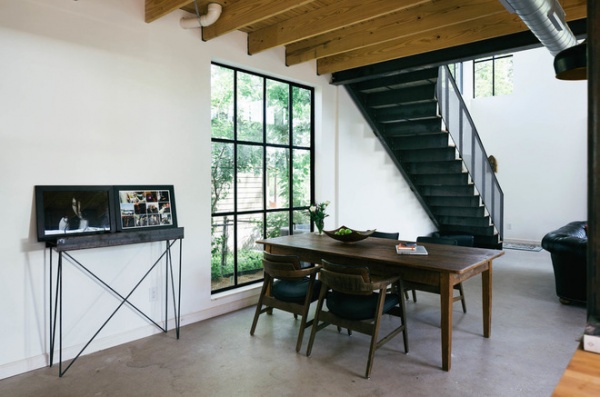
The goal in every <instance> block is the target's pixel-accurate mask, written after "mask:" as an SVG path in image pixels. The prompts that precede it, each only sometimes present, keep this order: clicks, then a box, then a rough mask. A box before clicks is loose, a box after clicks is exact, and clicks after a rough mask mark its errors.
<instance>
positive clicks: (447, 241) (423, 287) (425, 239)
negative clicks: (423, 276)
mask: <svg viewBox="0 0 600 397" xmlns="http://www.w3.org/2000/svg"><path fill="white" fill-rule="evenodd" d="M417 243H431V244H444V245H458V241H457V240H456V239H453V238H450V237H430V236H419V237H417ZM406 288H407V289H411V290H412V292H413V302H415V303H416V302H417V294H416V292H415V291H416V290H419V291H426V292H432V293H434V294H439V293H440V287H439V286H433V285H427V284H419V283H412V282H408V281H407V282H406ZM454 289H455V290H458V292H459V294H458V295H457V296H454V297H453V301H454V302H458V301H460V302H461V303H462V309H463V312H464V313H466V312H467V302H466V300H465V292H464V290H463V285H462V283H458V284H456V285H455V286H454Z"/></svg>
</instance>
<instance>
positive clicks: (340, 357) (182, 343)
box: [0, 250, 586, 397]
mask: <svg viewBox="0 0 600 397" xmlns="http://www.w3.org/2000/svg"><path fill="white" fill-rule="evenodd" d="M505 252H506V254H505V255H504V256H503V257H501V258H499V259H498V260H496V261H495V262H494V278H493V283H494V284H493V288H494V289H493V317H492V337H491V338H490V339H485V338H483V337H482V323H481V317H482V316H481V289H480V288H481V282H480V278H479V277H477V278H474V279H471V280H468V281H467V282H465V283H464V286H465V293H466V296H467V308H468V313H467V314H463V313H462V310H461V308H460V304H459V303H457V304H455V310H454V328H453V329H454V331H453V349H452V352H453V353H452V370H451V371H450V372H445V371H442V370H441V369H440V367H441V350H440V349H441V347H440V329H439V326H438V324H439V309H438V308H439V296H437V295H433V294H428V293H424V292H421V293H419V294H418V296H417V297H418V302H417V303H414V302H412V301H409V302H407V310H408V327H409V343H410V352H409V354H404V353H403V351H404V350H403V345H402V338H401V337H397V338H394V339H393V340H392V341H391V342H389V343H388V344H386V345H385V346H383V347H382V348H381V349H379V350H378V351H377V352H376V353H375V362H374V366H373V372H372V376H371V379H368V380H367V379H364V378H363V375H364V371H365V367H366V359H367V353H368V338H367V337H366V336H364V335H360V334H357V333H354V334H353V335H352V336H348V335H347V334H345V333H342V334H338V333H337V331H336V330H335V327H329V328H327V329H326V330H323V331H321V332H320V333H318V334H317V338H316V340H315V345H314V347H313V352H312V355H311V357H306V355H305V349H306V344H307V343H308V335H305V338H304V345H303V351H302V353H301V354H299V353H296V352H295V340H296V336H297V326H298V323H299V320H298V321H295V320H294V319H293V317H292V316H291V315H289V314H287V313H282V312H277V311H276V312H275V313H274V315H273V316H261V319H260V320H259V323H258V327H257V330H256V334H255V336H253V337H251V336H250V335H249V330H250V325H251V321H252V316H253V313H254V308H247V309H243V310H240V311H237V312H235V313H231V314H227V315H224V316H221V317H218V318H214V319H210V320H207V321H203V322H200V323H195V324H192V325H189V326H186V327H183V328H182V329H181V339H180V340H177V339H176V338H175V336H174V332H169V333H168V334H159V335H155V336H151V337H148V338H145V339H141V340H138V341H135V342H132V343H127V344H124V345H121V346H118V347H114V348H111V349H107V350H105V351H101V352H98V353H93V354H90V355H87V356H83V357H81V358H79V360H78V361H77V362H76V363H75V364H74V365H73V367H71V368H70V369H69V371H68V372H67V373H66V374H65V376H63V377H62V378H59V377H58V369H57V368H56V367H53V368H43V369H39V370H35V371H31V372H28V373H25V374H22V375H18V376H15V377H12V378H8V379H4V380H2V381H0V396H4V397H8V396H20V397H21V396H158V395H161V396H227V397H231V396H298V395H309V396H392V395H394V396H411V397H418V396H428V397H429V396H439V397H442V396H462V397H468V396H477V397H480V396H485V397H493V396H499V397H506V396H527V397H535V396H550V395H551V393H552V391H553V390H554V387H555V386H556V384H557V383H558V381H559V379H560V377H561V375H562V373H563V371H564V369H565V367H566V366H567V364H568V362H569V360H570V358H571V356H572V354H573V353H574V351H575V349H576V347H577V343H578V338H579V337H580V335H581V333H582V331H583V328H584V324H585V319H586V310H585V308H583V307H577V306H564V305H561V304H560V303H559V302H558V299H557V297H556V295H555V292H554V276H553V273H552V267H551V262H550V256H549V254H548V253H547V252H545V251H542V252H527V251H516V250H506V251H505ZM396 321H397V319H395V318H386V319H385V320H384V322H383V326H382V327H384V330H385V329H388V328H390V327H391V326H392V325H393V324H396Z"/></svg>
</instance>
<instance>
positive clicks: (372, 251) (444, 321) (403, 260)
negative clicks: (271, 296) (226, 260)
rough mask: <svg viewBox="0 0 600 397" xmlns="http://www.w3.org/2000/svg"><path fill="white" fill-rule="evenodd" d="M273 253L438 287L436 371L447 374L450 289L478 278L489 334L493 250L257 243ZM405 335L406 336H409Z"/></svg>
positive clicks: (376, 241)
mask: <svg viewBox="0 0 600 397" xmlns="http://www.w3.org/2000/svg"><path fill="white" fill-rule="evenodd" d="M257 243H258V244H262V245H263V246H264V250H265V251H267V252H270V253H273V254H281V255H297V256H298V257H299V258H300V260H301V261H306V262H311V263H321V261H322V260H323V259H325V260H328V261H331V262H334V263H340V264H348V265H361V266H368V267H369V269H370V271H371V272H373V273H376V274H381V275H400V276H401V277H402V279H403V280H405V281H407V282H412V283H419V284H426V285H430V286H437V287H439V291H440V306H441V322H440V326H441V330H442V341H441V342H442V369H443V370H445V371H449V370H450V368H451V364H452V363H451V355H452V306H453V303H454V301H453V294H454V292H453V289H454V288H453V287H454V285H456V284H458V283H460V282H463V281H465V280H467V279H469V278H471V277H474V276H476V275H478V274H481V277H482V294H481V299H482V307H483V336H484V337H486V338H489V337H490V336H491V331H492V261H493V260H494V259H496V258H498V257H500V256H501V255H503V254H504V251H501V250H495V249H484V248H473V247H461V246H451V245H440V244H428V243H419V245H423V246H425V248H426V250H427V252H428V254H427V255H406V254H402V255H401V254H398V253H397V252H396V245H397V244H398V243H399V241H396V240H389V239H385V238H376V237H369V238H367V239H365V240H361V241H357V242H354V243H343V242H340V241H337V240H334V239H332V238H331V237H329V236H327V235H317V234H314V233H305V234H296V235H290V236H282V237H274V238H268V239H264V240H259V241H257ZM409 332H410V331H409Z"/></svg>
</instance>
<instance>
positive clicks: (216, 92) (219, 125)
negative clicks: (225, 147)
mask: <svg viewBox="0 0 600 397" xmlns="http://www.w3.org/2000/svg"><path fill="white" fill-rule="evenodd" d="M210 84H211V96H210V100H211V109H210V120H211V127H212V136H213V138H227V139H233V70H232V69H229V68H224V67H222V66H217V65H212V66H211V77H210Z"/></svg>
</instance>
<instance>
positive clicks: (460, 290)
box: [458, 283, 467, 313]
mask: <svg viewBox="0 0 600 397" xmlns="http://www.w3.org/2000/svg"><path fill="white" fill-rule="evenodd" d="M458 291H459V292H460V303H462V309H463V313H466V312H467V301H466V300H465V291H464V290H463V285H462V283H459V284H458Z"/></svg>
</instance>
